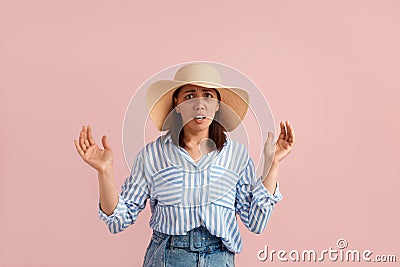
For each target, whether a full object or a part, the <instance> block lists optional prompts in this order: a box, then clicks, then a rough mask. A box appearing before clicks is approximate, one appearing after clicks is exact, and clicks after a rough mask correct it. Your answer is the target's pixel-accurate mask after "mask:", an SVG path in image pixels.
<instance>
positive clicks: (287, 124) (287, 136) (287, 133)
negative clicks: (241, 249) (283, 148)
mask: <svg viewBox="0 0 400 267" xmlns="http://www.w3.org/2000/svg"><path fill="white" fill-rule="evenodd" d="M289 137H290V136H289V122H288V121H286V135H285V141H287V142H289Z"/></svg>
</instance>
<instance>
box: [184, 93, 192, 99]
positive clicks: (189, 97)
mask: <svg viewBox="0 0 400 267" xmlns="http://www.w3.org/2000/svg"><path fill="white" fill-rule="evenodd" d="M192 98H193V94H188V95H186V96H185V99H192Z"/></svg>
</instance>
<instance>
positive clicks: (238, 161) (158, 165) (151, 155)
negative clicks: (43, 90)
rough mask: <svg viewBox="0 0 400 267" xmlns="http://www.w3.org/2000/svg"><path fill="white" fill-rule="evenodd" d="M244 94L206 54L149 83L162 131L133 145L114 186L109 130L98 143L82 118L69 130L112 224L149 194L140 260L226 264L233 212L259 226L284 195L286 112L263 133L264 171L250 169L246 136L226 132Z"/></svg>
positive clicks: (129, 215)
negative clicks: (124, 173) (275, 130)
mask: <svg viewBox="0 0 400 267" xmlns="http://www.w3.org/2000/svg"><path fill="white" fill-rule="evenodd" d="M248 102H249V96H248V94H247V92H246V91H245V90H243V89H240V88H230V87H227V86H224V85H222V84H221V78H220V75H219V73H218V71H216V70H215V69H214V68H213V67H211V66H209V65H206V64H189V65H185V66H183V67H182V68H180V69H179V70H178V71H177V73H176V75H175V77H174V80H172V81H169V80H168V81H166V80H164V81H158V82H155V83H153V84H152V85H151V86H150V87H149V88H148V90H147V94H146V104H147V108H148V110H149V113H150V117H151V119H152V121H153V122H154V124H155V125H156V126H157V128H158V129H159V130H168V132H167V134H165V135H163V136H160V137H159V138H157V140H155V141H153V142H151V143H149V144H147V145H146V146H145V147H144V148H143V149H142V150H141V151H140V152H139V153H138V155H137V156H136V158H135V161H134V164H133V166H132V171H131V175H130V177H128V178H127V179H126V180H125V182H124V184H123V186H122V189H121V192H120V193H118V191H117V189H116V185H115V180H114V177H113V153H112V150H111V147H110V144H109V142H108V139H107V137H106V136H103V138H102V144H103V146H104V149H100V148H99V147H98V146H97V145H96V143H95V141H94V140H93V136H92V130H91V127H90V126H88V127H86V126H83V128H82V130H81V132H80V136H79V141H78V140H74V142H75V146H76V148H77V151H78V153H79V154H80V156H81V157H82V159H83V160H84V161H85V162H86V163H88V164H89V165H90V166H92V167H93V168H95V169H96V170H97V171H98V179H99V186H100V203H99V216H100V218H101V219H102V220H104V221H105V222H106V224H107V226H108V228H109V230H110V231H111V232H112V233H118V232H120V231H123V230H124V229H125V228H127V227H128V226H129V225H131V224H133V223H134V222H135V220H136V218H137V216H138V214H139V213H140V212H141V211H142V210H143V209H144V208H145V206H146V202H147V199H150V208H151V212H152V216H151V219H150V227H151V228H152V229H153V235H152V238H151V241H150V244H149V246H148V247H147V250H146V255H145V258H144V262H143V266H234V258H235V254H236V253H240V251H241V250H242V241H241V238H240V233H239V229H238V225H237V221H236V214H238V215H239V217H240V219H241V220H242V222H243V223H244V225H245V226H246V227H247V228H248V229H249V230H250V231H252V232H254V233H261V232H262V231H263V230H264V228H265V226H266V224H267V222H268V219H269V218H270V216H271V212H272V210H273V207H274V205H275V204H276V203H277V202H279V201H280V200H281V199H282V195H281V193H280V192H279V185H278V182H277V173H278V168H279V165H280V162H281V161H282V160H283V159H284V158H285V157H286V156H287V155H288V154H289V153H290V152H291V151H292V149H293V146H294V142H295V135H294V131H293V128H292V126H291V125H290V124H289V122H287V121H286V124H284V123H283V122H281V123H280V129H281V133H280V135H279V139H278V140H277V142H276V143H275V144H273V143H272V140H273V135H272V133H268V138H267V141H266V143H265V148H264V156H265V157H264V173H263V175H262V177H259V178H256V177H255V167H254V163H253V161H252V159H251V158H250V156H249V154H248V152H247V150H246V148H245V146H244V145H242V144H240V143H239V142H237V141H234V140H231V139H229V138H228V135H227V134H226V132H230V131H232V130H234V129H235V128H236V127H237V126H238V125H239V124H240V122H241V120H242V119H243V118H244V117H245V115H246V112H247V110H248Z"/></svg>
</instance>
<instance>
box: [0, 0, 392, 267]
mask: <svg viewBox="0 0 400 267" xmlns="http://www.w3.org/2000/svg"><path fill="white" fill-rule="evenodd" d="M399 27H400V2H399V1H394V0H393V1H378V0H375V1H279V2H278V1H255V2H253V3H252V4H249V3H248V4H245V3H244V1H241V3H240V4H238V3H233V1H208V0H207V1H196V2H195V1H190V2H189V1H165V2H163V1H158V2H154V1H147V2H146V1H140V2H139V1H136V2H133V1H114V2H111V1H7V3H6V1H2V2H1V3H0V32H1V37H0V38H1V42H0V58H1V60H0V62H1V63H0V88H1V98H0V101H1V102H0V109H1V139H0V140H1V143H0V146H1V152H0V153H1V154H0V155H1V161H0V162H1V165H0V203H1V204H0V208H1V209H0V210H1V215H0V229H1V237H0V266H88V265H90V266H109V264H112V265H113V266H140V265H141V264H142V261H143V256H144V253H145V249H146V247H147V245H148V243H149V239H150V235H151V231H150V228H149V226H148V220H149V217H150V211H149V207H147V208H146V210H144V211H143V212H142V213H141V214H140V216H139V218H138V220H137V222H136V224H135V225H133V226H131V227H129V228H128V229H127V230H126V231H125V232H123V233H120V234H118V235H112V234H110V233H109V232H108V230H107V229H106V226H105V224H104V223H103V222H102V221H101V220H100V219H98V217H97V201H98V183H97V175H96V172H95V170H94V169H91V168H90V167H89V166H87V165H86V164H85V163H84V162H83V161H82V160H81V159H80V157H79V155H78V154H77V153H76V150H75V147H74V144H73V139H76V138H77V136H78V133H79V130H80V128H81V126H82V124H91V125H92V126H93V129H94V134H95V139H96V140H97V142H100V138H101V136H102V135H103V134H107V135H108V137H109V139H110V142H111V145H112V148H113V150H114V155H115V176H116V179H117V184H118V186H120V185H121V184H122V182H123V180H124V179H125V178H126V177H127V176H128V175H129V172H128V169H127V167H126V165H125V163H124V157H123V151H122V123H123V116H124V112H125V110H126V107H127V105H128V104H129V100H130V98H131V97H132V95H133V94H134V92H135V90H136V89H137V88H139V86H140V85H141V84H142V83H143V82H144V81H145V80H146V79H147V78H149V77H150V76H151V75H153V74H155V73H156V72H158V71H160V70H162V69H164V68H166V67H169V66H171V65H175V64H179V63H182V62H186V61H195V60H206V61H215V62H220V63H224V64H227V65H229V66H232V67H234V68H236V69H238V70H240V71H241V72H243V73H244V74H246V75H248V76H249V77H250V78H251V79H252V80H253V81H254V82H255V83H256V84H257V85H258V86H259V87H260V88H261V90H262V91H263V92H264V94H265V95H266V97H267V100H268V103H269V104H270V107H271V109H272V112H273V114H274V117H275V121H276V123H279V122H280V121H283V120H289V121H290V122H291V123H292V124H293V126H294V129H295V130H296V137H297V143H296V146H295V150H294V151H293V153H292V154H291V155H290V157H288V158H287V159H285V160H284V162H282V164H281V168H280V171H279V181H280V183H281V191H282V193H283V194H284V199H283V200H282V202H281V203H279V204H278V205H277V206H276V209H275V210H274V212H273V215H272V217H271V220H270V221H269V224H268V226H267V229H266V230H265V231H264V232H263V233H262V234H261V235H255V234H253V233H250V232H249V231H247V230H246V229H245V227H244V226H243V224H241V223H240V227H241V234H242V237H243V241H244V249H243V251H242V253H241V254H238V255H237V256H236V263H237V266H267V265H268V264H271V262H269V261H266V262H260V261H258V259H257V255H256V254H257V251H258V250H260V249H263V248H264V246H265V245H268V247H269V248H270V249H275V250H280V249H284V250H287V251H290V250H292V249H296V250H303V249H314V250H316V251H321V250H323V249H328V248H329V247H333V248H336V240H337V239H338V238H341V237H343V238H346V240H347V241H348V243H349V249H358V250H364V249H370V250H372V251H373V252H374V255H375V254H395V255H397V258H399V257H400V251H399V243H400V242H399V241H400V230H399V227H398V226H399V225H400V216H399V208H398V204H399V200H400V197H399V194H398V188H399V186H400V182H399V178H400V177H399V174H400V164H399V162H398V159H399V156H398V151H399V149H400V142H399V138H398V135H399V132H400V126H399V123H398V121H399V119H398V115H399V114H400V105H399V104H398V99H399V98H400V93H399V89H400V75H399V71H400V34H399ZM398 261H399V259H398ZM274 264H276V265H283V264H288V263H280V262H279V261H274ZM289 264H297V265H298V266H300V265H301V266H303V265H304V266H310V265H313V266H318V265H320V266H322V265H324V266H325V265H330V264H336V265H351V266H360V265H361V264H363V263H358V264H356V263H340V262H336V263H333V262H330V261H328V260H326V261H325V262H323V263H312V264H310V263H293V262H290V261H289ZM387 265H390V266H394V265H395V264H387Z"/></svg>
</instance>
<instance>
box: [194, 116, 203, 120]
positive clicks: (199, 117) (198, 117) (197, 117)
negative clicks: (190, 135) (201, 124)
mask: <svg viewBox="0 0 400 267" xmlns="http://www.w3.org/2000/svg"><path fill="white" fill-rule="evenodd" d="M194 118H195V119H196V120H202V119H205V118H206V116H194Z"/></svg>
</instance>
